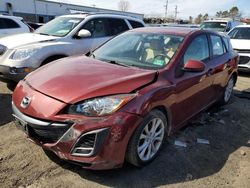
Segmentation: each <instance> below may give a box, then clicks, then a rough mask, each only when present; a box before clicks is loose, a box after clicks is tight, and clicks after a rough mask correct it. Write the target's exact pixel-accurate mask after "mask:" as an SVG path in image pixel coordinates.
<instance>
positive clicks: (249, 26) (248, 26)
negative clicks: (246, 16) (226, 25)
mask: <svg viewBox="0 0 250 188" xmlns="http://www.w3.org/2000/svg"><path fill="white" fill-rule="evenodd" d="M236 27H245V28H250V25H237V26H236Z"/></svg>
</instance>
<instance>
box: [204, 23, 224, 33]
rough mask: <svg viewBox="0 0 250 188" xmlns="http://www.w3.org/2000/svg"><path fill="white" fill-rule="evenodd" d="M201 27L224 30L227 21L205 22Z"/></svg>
mask: <svg viewBox="0 0 250 188" xmlns="http://www.w3.org/2000/svg"><path fill="white" fill-rule="evenodd" d="M200 28H202V29H213V30H216V31H219V32H223V31H225V30H226V28H227V22H203V23H202V24H201V26H200Z"/></svg>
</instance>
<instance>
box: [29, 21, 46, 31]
mask: <svg viewBox="0 0 250 188" xmlns="http://www.w3.org/2000/svg"><path fill="white" fill-rule="evenodd" d="M26 23H27V25H29V26H30V27H31V28H33V29H34V30H36V29H38V28H39V27H41V26H43V25H44V24H43V23H34V22H26Z"/></svg>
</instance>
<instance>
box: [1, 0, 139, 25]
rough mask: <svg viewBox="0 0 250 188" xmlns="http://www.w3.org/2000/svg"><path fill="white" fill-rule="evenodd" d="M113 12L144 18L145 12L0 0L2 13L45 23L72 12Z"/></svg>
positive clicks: (46, 1)
mask: <svg viewBox="0 0 250 188" xmlns="http://www.w3.org/2000/svg"><path fill="white" fill-rule="evenodd" d="M83 12H84V13H111V14H120V15H126V16H132V17H136V18H139V19H143V16H144V15H143V14H138V13H133V12H122V11H118V10H109V9H103V8H97V7H88V6H81V5H74V4H68V3H59V2H54V1H49V0H0V14H9V15H14V16H21V17H23V18H24V20H25V21H30V22H39V23H45V22H48V21H49V20H51V19H53V18H54V17H56V16H60V15H64V14H72V13H83Z"/></svg>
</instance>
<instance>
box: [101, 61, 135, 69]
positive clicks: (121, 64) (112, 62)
mask: <svg viewBox="0 0 250 188" xmlns="http://www.w3.org/2000/svg"><path fill="white" fill-rule="evenodd" d="M103 61H105V62H107V63H111V64H114V65H120V66H123V67H130V65H127V64H124V63H120V62H117V61H114V60H103Z"/></svg>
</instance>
